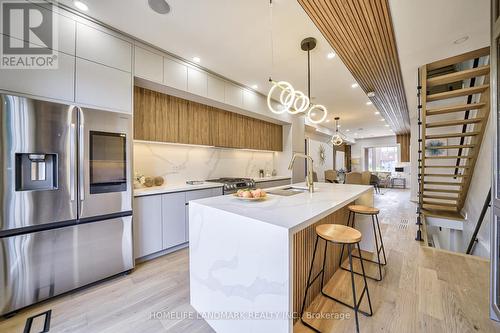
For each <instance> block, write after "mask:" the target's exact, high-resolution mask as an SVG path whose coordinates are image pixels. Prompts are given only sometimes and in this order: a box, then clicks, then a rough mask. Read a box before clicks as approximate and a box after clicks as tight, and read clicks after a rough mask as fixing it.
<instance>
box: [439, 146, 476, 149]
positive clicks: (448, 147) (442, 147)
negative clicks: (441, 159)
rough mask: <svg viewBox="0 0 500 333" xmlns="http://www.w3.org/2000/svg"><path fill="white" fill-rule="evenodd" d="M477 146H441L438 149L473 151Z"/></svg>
mask: <svg viewBox="0 0 500 333" xmlns="http://www.w3.org/2000/svg"><path fill="white" fill-rule="evenodd" d="M475 146H476V145H448V146H439V148H438V149H460V148H462V149H467V148H469V149H472V148H474V147H475Z"/></svg>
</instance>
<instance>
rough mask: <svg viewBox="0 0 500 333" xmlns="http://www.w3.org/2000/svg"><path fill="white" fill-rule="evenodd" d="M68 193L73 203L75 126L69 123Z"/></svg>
mask: <svg viewBox="0 0 500 333" xmlns="http://www.w3.org/2000/svg"><path fill="white" fill-rule="evenodd" d="M69 140H70V143H69V155H70V156H69V178H70V179H69V192H70V198H71V201H75V182H76V179H75V170H76V163H75V159H76V124H75V123H73V122H72V123H71V128H70V132H69Z"/></svg>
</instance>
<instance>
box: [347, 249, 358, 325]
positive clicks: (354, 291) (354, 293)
mask: <svg viewBox="0 0 500 333" xmlns="http://www.w3.org/2000/svg"><path fill="white" fill-rule="evenodd" d="M347 251H348V254H349V267H350V268H351V284H352V298H353V304H354V317H355V319H356V332H358V333H359V319H358V302H357V299H356V287H355V285H354V267H353V266H352V247H351V244H348V245H347Z"/></svg>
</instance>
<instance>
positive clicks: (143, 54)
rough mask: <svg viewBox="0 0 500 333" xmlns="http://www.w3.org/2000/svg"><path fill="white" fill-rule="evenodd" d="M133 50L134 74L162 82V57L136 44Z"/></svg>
mask: <svg viewBox="0 0 500 333" xmlns="http://www.w3.org/2000/svg"><path fill="white" fill-rule="evenodd" d="M134 50H135V57H134V75H135V76H138V77H141V78H143V79H146V80H150V81H154V82H159V83H163V57H162V56H161V55H158V54H155V53H153V52H150V51H148V50H145V49H143V48H141V47H138V46H136V47H135V48H134Z"/></svg>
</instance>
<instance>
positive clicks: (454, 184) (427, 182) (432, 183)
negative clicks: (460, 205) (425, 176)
mask: <svg viewBox="0 0 500 333" xmlns="http://www.w3.org/2000/svg"><path fill="white" fill-rule="evenodd" d="M424 184H426V185H443V186H462V183H461V182H433V181H425V180H424Z"/></svg>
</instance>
